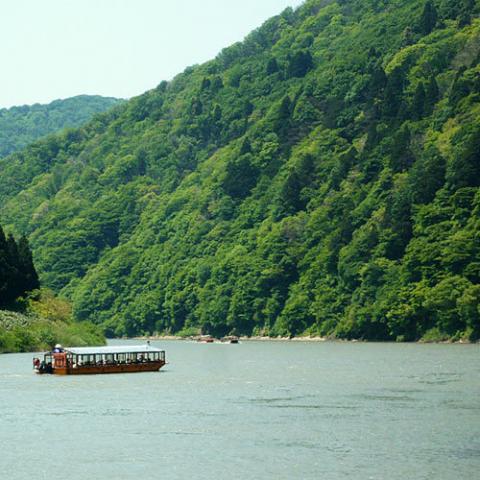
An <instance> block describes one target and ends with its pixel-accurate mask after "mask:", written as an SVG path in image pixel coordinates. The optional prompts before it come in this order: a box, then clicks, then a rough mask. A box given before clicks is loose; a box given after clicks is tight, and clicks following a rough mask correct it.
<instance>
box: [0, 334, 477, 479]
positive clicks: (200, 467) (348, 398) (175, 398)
mask: <svg viewBox="0 0 480 480" xmlns="http://www.w3.org/2000/svg"><path fill="white" fill-rule="evenodd" d="M117 343H118V342H117ZM153 343H154V344H155V345H156V346H157V345H158V346H161V347H163V348H165V349H166V351H167V357H168V361H169V362H170V364H169V365H167V366H166V367H165V370H163V369H162V371H161V372H157V373H137V374H130V375H128V374H119V375H96V376H85V377H56V376H36V375H33V373H32V372H31V357H32V355H3V356H0V407H1V408H0V472H2V474H4V476H5V478H9V479H13V480H23V479H30V478H32V479H50V478H51V477H52V476H58V474H59V472H60V473H61V474H62V475H65V476H68V478H69V479H71V480H80V479H82V480H83V479H86V478H93V479H104V478H105V479H110V478H115V479H125V480H129V479H137V478H139V477H148V478H159V477H164V478H168V479H188V478H192V479H209V480H210V479H212V478H215V479H224V478H225V479H228V480H233V479H289V480H290V479H307V480H308V479H323V478H325V479H329V480H330V479H333V480H335V479H354V480H357V479H358V480H362V479H368V480H370V479H373V480H376V479H378V480H381V479H382V480H383V479H387V478H388V479H391V480H397V479H398V480H399V479H402V480H403V479H425V480H426V479H428V480H430V479H440V480H447V479H448V480H449V479H455V480H456V479H459V478H468V479H470V478H474V476H475V474H476V473H477V472H478V469H479V468H480V400H479V399H480V395H479V394H480V381H479V380H480V378H479V377H480V356H479V354H480V347H479V346H478V345H471V346H465V345H464V346H458V345H396V344H391V345H390V344H361V343H357V344H348V343H310V342H308V343H301V342H291V343H289V342H285V343H283V342H271V343H263V342H244V343H243V344H241V345H218V344H197V343H188V342H175V341H171V342H153ZM2 478H3V477H2Z"/></svg>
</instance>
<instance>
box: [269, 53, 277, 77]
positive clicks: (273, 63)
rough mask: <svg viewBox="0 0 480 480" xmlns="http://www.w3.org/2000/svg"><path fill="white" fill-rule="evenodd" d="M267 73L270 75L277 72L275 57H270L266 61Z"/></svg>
mask: <svg viewBox="0 0 480 480" xmlns="http://www.w3.org/2000/svg"><path fill="white" fill-rule="evenodd" d="M266 72H267V75H272V74H274V73H277V72H278V63H277V59H276V58H275V57H272V58H271V59H270V60H269V61H268V63H267V68H266Z"/></svg>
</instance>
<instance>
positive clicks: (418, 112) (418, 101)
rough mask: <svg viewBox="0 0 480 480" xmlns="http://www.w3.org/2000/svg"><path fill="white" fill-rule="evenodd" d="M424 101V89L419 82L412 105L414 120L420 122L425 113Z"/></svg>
mask: <svg viewBox="0 0 480 480" xmlns="http://www.w3.org/2000/svg"><path fill="white" fill-rule="evenodd" d="M425 101H426V94H425V87H424V86H423V82H419V84H418V85H417V89H416V90H415V95H414V97H413V104H412V117H413V119H415V120H421V118H422V117H423V114H424V113H425Z"/></svg>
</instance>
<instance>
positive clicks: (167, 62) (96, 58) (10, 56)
mask: <svg viewBox="0 0 480 480" xmlns="http://www.w3.org/2000/svg"><path fill="white" fill-rule="evenodd" d="M301 3H303V0H0V58H1V66H2V69H1V73H0V108H5V107H7V108H8V107H11V106H13V105H25V104H27V105H29V104H33V103H48V102H50V101H52V100H55V99H58V98H68V97H72V96H75V95H80V94H89V95H103V96H111V97H118V98H130V97H133V96H135V95H139V94H141V93H143V92H144V91H146V90H149V89H151V88H153V87H155V86H156V85H158V84H159V83H160V82H161V81H162V80H169V79H171V78H173V77H174V76H175V75H176V74H177V73H180V72H182V71H183V70H184V69H185V67H187V66H189V65H194V64H198V63H202V62H205V61H207V60H210V59H211V58H214V57H215V56H216V55H217V53H218V52H220V50H222V48H225V47H227V46H229V45H231V44H232V43H235V42H237V41H240V40H242V39H243V38H244V37H245V36H246V35H247V34H248V33H249V32H250V31H252V30H253V29H255V28H257V27H259V26H260V25H261V24H262V23H263V22H264V21H265V20H267V19H268V18H270V17H271V16H273V15H277V14H279V13H280V12H281V11H282V10H284V9H285V8H286V7H288V6H291V7H296V6H298V5H300V4H301Z"/></svg>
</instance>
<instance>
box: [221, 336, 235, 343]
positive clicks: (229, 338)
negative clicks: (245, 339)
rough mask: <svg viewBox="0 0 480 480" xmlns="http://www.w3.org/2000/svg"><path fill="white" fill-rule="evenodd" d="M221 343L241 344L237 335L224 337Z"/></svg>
mask: <svg viewBox="0 0 480 480" xmlns="http://www.w3.org/2000/svg"><path fill="white" fill-rule="evenodd" d="M220 341H221V342H222V343H239V341H238V337H236V336H235V335H229V336H227V337H223V338H222V339H221V340H220Z"/></svg>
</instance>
